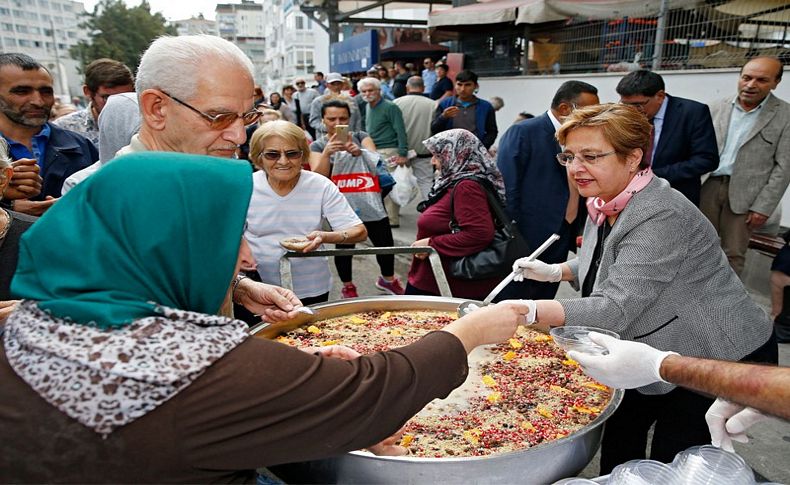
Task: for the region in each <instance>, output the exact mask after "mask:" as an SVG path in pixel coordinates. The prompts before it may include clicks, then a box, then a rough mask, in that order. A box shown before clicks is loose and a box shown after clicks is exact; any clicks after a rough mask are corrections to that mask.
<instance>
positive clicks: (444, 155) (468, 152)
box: [417, 128, 505, 212]
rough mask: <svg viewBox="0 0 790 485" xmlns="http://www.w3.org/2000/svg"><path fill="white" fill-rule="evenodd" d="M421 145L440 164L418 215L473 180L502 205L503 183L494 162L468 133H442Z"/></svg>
mask: <svg viewBox="0 0 790 485" xmlns="http://www.w3.org/2000/svg"><path fill="white" fill-rule="evenodd" d="M422 143H423V145H425V147H426V148H427V149H428V150H429V151H430V152H431V154H433V156H435V157H437V158H438V159H439V160H440V161H441V171H440V174H439V178H438V180H436V183H435V184H434V185H433V188H432V189H431V193H430V194H429V195H428V200H426V201H424V202H421V203H420V205H418V206H417V210H419V211H420V212H422V211H424V210H425V209H427V208H428V207H429V206H431V205H433V204H435V203H436V202H438V201H439V199H441V198H442V196H443V195H444V193H445V192H446V191H447V190H448V189H450V188H451V187H453V186H454V185H455V184H457V183H458V182H460V181H461V180H463V179H466V178H470V177H477V178H479V179H485V180H487V181H488V182H489V183H490V184H491V186H492V187H493V188H494V190H495V191H496V194H497V195H498V196H499V200H500V202H502V205H504V204H505V181H504V180H503V179H502V174H501V173H500V172H499V169H498V168H497V166H496V162H495V161H494V158H493V157H492V156H491V155H490V154H489V153H488V150H486V147H485V146H483V143H482V142H481V141H480V140H479V139H478V138H477V137H476V136H475V135H474V134H472V132H470V131H468V130H464V129H460V128H456V129H452V130H447V131H443V132H441V133H437V134H436V135H434V136H432V137H430V138H428V139H427V140H425V141H424V142H422Z"/></svg>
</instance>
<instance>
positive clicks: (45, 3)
mask: <svg viewBox="0 0 790 485" xmlns="http://www.w3.org/2000/svg"><path fill="white" fill-rule="evenodd" d="M38 5H39V6H40V7H44V8H49V0H38Z"/></svg>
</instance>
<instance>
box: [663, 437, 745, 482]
mask: <svg viewBox="0 0 790 485" xmlns="http://www.w3.org/2000/svg"><path fill="white" fill-rule="evenodd" d="M672 467H673V468H674V469H675V470H677V472H678V473H679V474H680V476H681V477H683V481H684V483H689V484H692V485H730V484H732V485H749V484H753V483H755V482H754V473H753V472H752V469H751V468H750V467H749V465H747V464H746V462H745V461H744V460H743V458H741V457H740V456H738V455H736V454H735V453H730V452H729V451H724V450H722V449H721V448H717V447H715V446H711V445H705V446H694V447H692V448H689V449H688V450H686V451H683V452H681V453H678V454H677V456H676V457H675V460H674V461H673V462H672Z"/></svg>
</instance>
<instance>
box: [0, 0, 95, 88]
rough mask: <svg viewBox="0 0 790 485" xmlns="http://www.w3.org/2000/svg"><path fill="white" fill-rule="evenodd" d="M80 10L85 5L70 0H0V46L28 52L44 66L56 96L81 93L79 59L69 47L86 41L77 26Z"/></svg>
mask: <svg viewBox="0 0 790 485" xmlns="http://www.w3.org/2000/svg"><path fill="white" fill-rule="evenodd" d="M83 13H85V6H84V4H83V3H82V2H77V1H71V0H0V49H2V52H22V53H25V54H28V55H29V56H31V57H33V58H34V59H36V60H37V61H39V62H41V63H42V64H43V65H44V66H46V67H47V69H49V71H50V72H51V73H52V78H53V79H54V81H55V93H56V94H57V95H58V96H61V97H63V98H64V99H71V97H72V96H81V95H82V77H81V76H80V74H79V73H78V71H77V67H78V66H79V61H76V60H73V59H71V56H70V55H69V49H70V48H71V47H72V46H74V45H76V44H77V43H78V42H79V41H80V40H87V35H88V34H87V32H85V31H84V30H82V29H80V28H79V24H80V23H81V22H82V21H83V20H82V18H81V17H80V15H81V14H83Z"/></svg>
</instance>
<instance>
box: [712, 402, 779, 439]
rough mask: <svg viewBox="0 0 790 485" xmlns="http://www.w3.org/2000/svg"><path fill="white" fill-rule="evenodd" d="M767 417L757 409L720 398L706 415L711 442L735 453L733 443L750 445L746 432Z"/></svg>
mask: <svg viewBox="0 0 790 485" xmlns="http://www.w3.org/2000/svg"><path fill="white" fill-rule="evenodd" d="M764 419H767V416H766V415H764V414H762V413H761V412H759V411H757V410H756V409H752V408H747V407H745V406H741V405H740V404H735V403H733V402H730V401H727V400H726V399H722V398H718V399H716V401H715V402H714V403H713V404H712V405H711V407H710V408H709V409H708V412H707V413H705V421H706V422H707V423H708V430H709V431H710V441H711V443H712V444H713V446H718V447H719V448H721V449H722V450H725V451H731V452H735V449H734V448H733V447H732V442H733V441H737V442H739V443H748V442H749V438H747V437H746V430H747V429H748V428H749V427H750V426H751V425H753V424H754V423H757V422H759V421H763V420H764Z"/></svg>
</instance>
